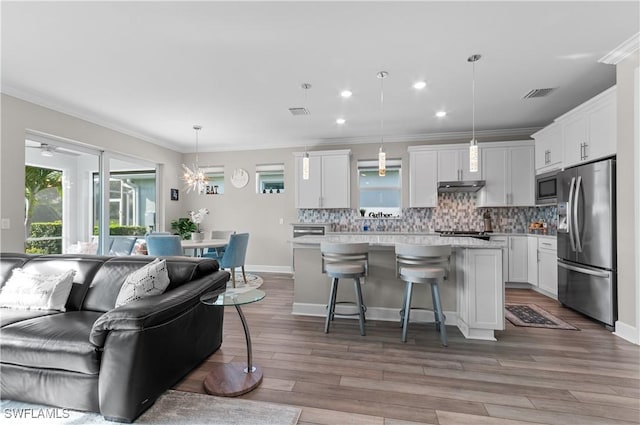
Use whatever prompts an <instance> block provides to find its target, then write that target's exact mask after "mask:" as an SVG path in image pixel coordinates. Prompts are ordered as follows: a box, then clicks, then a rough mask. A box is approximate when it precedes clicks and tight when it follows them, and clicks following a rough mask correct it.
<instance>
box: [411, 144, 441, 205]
mask: <svg viewBox="0 0 640 425" xmlns="http://www.w3.org/2000/svg"><path fill="white" fill-rule="evenodd" d="M437 174H438V152H436V151H433V150H431V151H420V150H416V151H412V150H409V207H411V208H419V207H422V208H433V207H436V206H437V204H438V175H437Z"/></svg>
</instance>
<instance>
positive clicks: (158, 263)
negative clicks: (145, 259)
mask: <svg viewBox="0 0 640 425" xmlns="http://www.w3.org/2000/svg"><path fill="white" fill-rule="evenodd" d="M167 286H169V272H168V271H167V260H160V259H159V258H156V259H155V260H153V261H152V262H150V263H149V264H147V265H146V266H144V267H142V268H141V269H139V270H136V271H134V272H132V273H131V274H130V275H129V276H127V279H126V280H125V281H124V283H123V284H122V288H120V292H119V293H118V297H117V298H116V307H120V306H121V305H125V304H127V303H130V302H131V301H135V300H139V299H141V298H145V297H148V296H150V295H160V294H162V293H163V292H164V291H165V289H167Z"/></svg>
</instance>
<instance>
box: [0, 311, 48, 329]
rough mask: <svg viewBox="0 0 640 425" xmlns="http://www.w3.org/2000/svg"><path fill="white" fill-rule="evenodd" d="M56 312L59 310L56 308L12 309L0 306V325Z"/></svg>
mask: <svg viewBox="0 0 640 425" xmlns="http://www.w3.org/2000/svg"><path fill="white" fill-rule="evenodd" d="M57 313H60V312H59V311H57V310H14V309H12V308H0V326H6V325H10V324H12V323H15V322H19V321H21V320H27V319H33V318H34V317H40V316H48V315H50V314H57Z"/></svg>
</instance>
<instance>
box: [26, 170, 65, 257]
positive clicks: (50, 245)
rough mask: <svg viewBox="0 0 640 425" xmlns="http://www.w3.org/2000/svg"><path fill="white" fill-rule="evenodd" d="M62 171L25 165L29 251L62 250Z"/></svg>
mask: <svg viewBox="0 0 640 425" xmlns="http://www.w3.org/2000/svg"><path fill="white" fill-rule="evenodd" d="M62 173H63V172H62V170H56V169H51V168H45V167H35V166H29V165H27V166H26V167H25V210H26V214H25V215H26V217H27V221H26V226H27V243H26V246H25V252H27V253H28V254H61V253H62V176H63V174H62Z"/></svg>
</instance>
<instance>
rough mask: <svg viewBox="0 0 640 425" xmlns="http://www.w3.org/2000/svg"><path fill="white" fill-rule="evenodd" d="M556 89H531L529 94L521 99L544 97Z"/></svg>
mask: <svg viewBox="0 0 640 425" xmlns="http://www.w3.org/2000/svg"><path fill="white" fill-rule="evenodd" d="M556 88H557V87H552V88H550V89H533V90H531V91H530V92H529V93H527V94H525V95H524V96H522V98H523V99H533V98H534V97H546V96H549V95H550V94H551V92H552V91H554V90H555V89H556Z"/></svg>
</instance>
